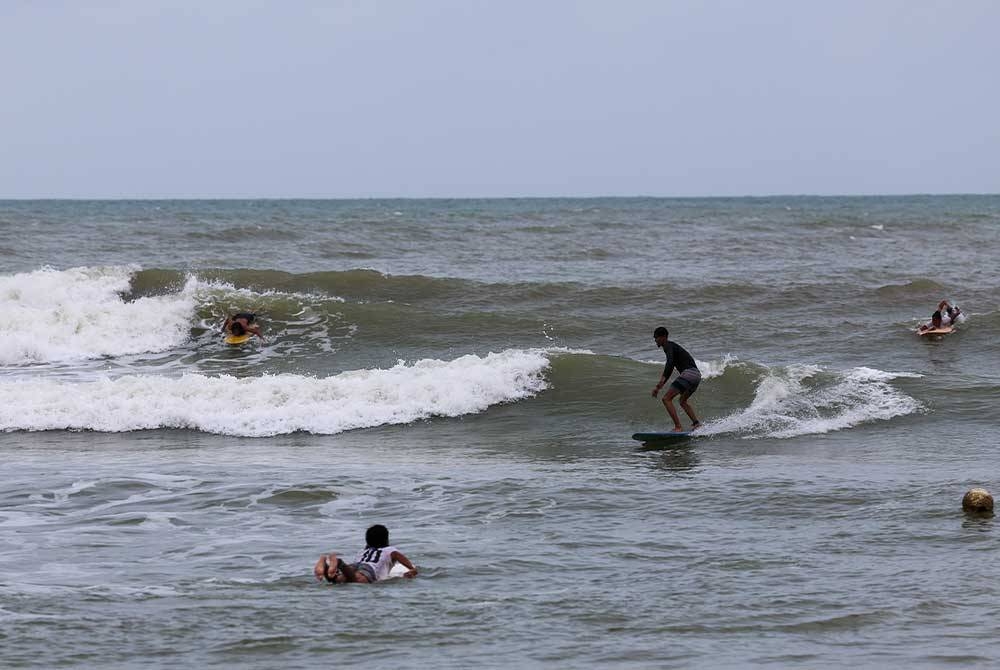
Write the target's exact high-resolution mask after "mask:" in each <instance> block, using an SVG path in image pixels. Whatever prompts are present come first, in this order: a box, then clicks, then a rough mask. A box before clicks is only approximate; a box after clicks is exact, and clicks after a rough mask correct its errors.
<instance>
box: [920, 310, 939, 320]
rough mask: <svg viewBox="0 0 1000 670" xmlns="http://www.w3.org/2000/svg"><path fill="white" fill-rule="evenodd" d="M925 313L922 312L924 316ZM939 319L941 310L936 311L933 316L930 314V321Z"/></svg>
mask: <svg viewBox="0 0 1000 670" xmlns="http://www.w3.org/2000/svg"><path fill="white" fill-rule="evenodd" d="M926 313H927V312H924V314H926ZM940 318H941V310H937V311H936V312H934V313H933V314H931V319H932V320H933V319H940Z"/></svg>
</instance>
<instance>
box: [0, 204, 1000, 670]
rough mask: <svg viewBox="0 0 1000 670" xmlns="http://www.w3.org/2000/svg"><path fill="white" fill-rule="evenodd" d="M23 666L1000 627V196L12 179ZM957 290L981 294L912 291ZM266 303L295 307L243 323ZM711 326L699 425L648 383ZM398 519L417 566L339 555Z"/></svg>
mask: <svg viewBox="0 0 1000 670" xmlns="http://www.w3.org/2000/svg"><path fill="white" fill-rule="evenodd" d="M0 232H2V233H3V234H2V236H0V308H2V309H3V314H4V316H3V319H2V320H0V431H2V432H0V462H2V463H3V476H2V477H0V666H3V667H12V668H14V667H20V668H25V667H44V668H52V667H93V668H131V667H138V666H140V665H141V666H144V667H148V668H180V667H233V666H236V665H240V666H246V667H261V668H264V667H282V668H313V667H328V666H331V665H348V666H358V665H362V664H364V665H374V666H379V667H383V666H389V665H393V666H396V667H404V668H468V667H481V668H513V667H560V668H561V667H574V668H576V667H580V668H586V667H608V666H610V667H622V668H664V667H679V668H681V667H683V668H688V667H712V668H715V667H768V668H785V667H790V666H795V667H810V668H824V667H828V668H834V667H837V668H839V667H843V666H845V665H853V666H859V667H901V666H907V667H927V668H940V667H949V666H955V667H970V666H972V667H992V666H994V665H995V664H997V663H998V662H1000V643H998V642H996V640H995V638H996V636H995V635H993V634H992V633H993V632H995V631H994V626H993V625H992V624H991V623H990V621H991V615H992V613H993V611H994V610H995V609H996V604H995V603H996V601H997V597H998V595H1000V592H998V589H997V587H996V586H994V584H995V583H996V582H997V581H998V580H997V578H998V577H1000V569H998V568H996V567H994V565H995V561H993V560H992V559H993V556H994V555H995V554H996V552H997V550H998V548H1000V542H998V528H997V527H996V524H995V521H994V520H993V519H992V518H978V517H970V516H966V515H964V514H963V513H962V510H961V505H960V501H961V498H962V495H963V494H964V492H965V491H966V490H968V489H969V488H972V487H973V486H985V487H986V488H988V489H991V490H994V493H996V492H997V491H1000V473H998V470H997V468H996V465H995V460H996V459H995V451H996V445H997V435H998V427H1000V421H998V419H997V413H996V409H995V408H996V404H997V401H998V400H1000V355H998V354H1000V344H998V342H1000V340H998V339H997V338H996V336H995V333H996V331H997V329H998V328H1000V300H998V298H997V296H998V295H1000V269H998V268H1000V262H998V261H1000V252H998V249H1000V245H998V242H1000V197H998V196H934V197H931V196H922V197H871V198H747V199H680V200H672V199H568V200H560V199H551V200H545V199H542V200H427V201H419V200H394V201H388V200H364V201H101V202H90V201H6V202H0ZM942 299H948V300H950V301H952V302H953V303H957V304H958V305H959V306H960V307H961V308H962V310H963V312H964V313H965V315H966V318H965V321H964V322H963V323H961V324H960V326H959V328H958V330H957V332H955V333H954V334H952V335H949V336H947V337H945V338H940V339H928V338H920V337H918V336H917V335H916V334H915V333H914V330H915V328H916V327H917V326H918V325H919V324H920V323H923V322H924V321H926V320H927V319H928V318H929V316H930V313H931V312H932V311H933V310H934V309H935V307H936V305H937V303H938V302H939V301H940V300H942ZM235 311H255V312H256V313H257V314H258V315H259V318H260V322H261V324H262V327H263V332H264V335H265V341H264V342H263V343H260V342H254V343H252V344H250V345H245V346H242V347H229V346H226V345H224V344H223V343H222V342H221V337H220V335H219V332H218V331H219V326H220V324H221V322H222V320H223V319H224V318H225V316H226V315H227V314H229V313H232V312H235ZM658 325H665V326H667V327H668V328H669V330H670V333H671V339H674V340H675V341H677V342H679V343H680V344H681V345H682V346H684V347H685V348H687V349H688V350H689V351H690V352H691V353H692V354H693V355H694V357H695V358H696V360H697V361H698V364H699V366H700V368H701V370H702V372H703V375H704V381H703V382H702V385H701V388H700V389H699V391H698V392H697V393H696V394H695V396H693V398H692V403H693V404H694V406H695V407H696V409H697V410H698V411H699V412H700V414H701V415H702V419H703V421H704V423H705V427H704V428H703V429H702V431H701V436H700V437H698V438H696V439H692V440H688V441H681V442H679V443H675V444H672V445H669V446H667V445H655V444H654V445H643V444H640V443H638V442H635V441H633V440H631V439H630V436H631V434H632V433H634V432H637V431H650V430H667V429H669V426H670V424H669V420H668V418H667V416H666V413H665V411H664V410H663V407H662V406H661V405H660V404H659V403H658V402H657V401H656V400H654V399H652V398H651V397H650V390H651V388H652V387H653V385H654V384H655V383H656V381H657V380H658V378H659V374H660V372H661V371H662V360H663V354H662V352H660V351H658V350H657V349H656V348H655V345H654V343H653V341H652V330H653V328H654V327H656V326H658ZM373 523H384V524H385V525H387V526H388V527H389V529H390V532H391V539H392V541H393V543H394V544H395V545H396V546H398V547H399V548H400V549H401V550H402V551H404V552H405V553H406V554H407V555H408V556H409V557H410V558H411V559H412V560H413V561H414V562H415V563H416V564H417V566H418V567H419V568H420V575H419V576H418V577H417V578H416V579H414V580H401V579H399V580H392V581H389V582H386V583H384V584H376V585H374V586H370V587H362V586H347V587H337V588H333V587H328V586H324V585H321V584H317V583H316V582H315V581H314V580H313V578H312V574H311V570H312V564H313V562H314V561H315V560H316V557H317V556H318V555H319V554H320V553H322V552H327V551H331V550H334V551H338V552H340V553H344V554H349V555H353V554H354V553H356V552H357V551H358V550H359V549H361V548H362V544H363V535H364V530H365V528H366V527H367V526H369V525H371V524H373Z"/></svg>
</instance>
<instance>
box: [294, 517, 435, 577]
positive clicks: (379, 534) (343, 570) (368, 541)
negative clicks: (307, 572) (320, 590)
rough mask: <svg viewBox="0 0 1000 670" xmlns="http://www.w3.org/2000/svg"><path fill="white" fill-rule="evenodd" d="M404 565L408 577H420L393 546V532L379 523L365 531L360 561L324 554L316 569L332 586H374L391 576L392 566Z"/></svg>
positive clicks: (414, 568) (404, 556)
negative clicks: (390, 542) (345, 559)
mask: <svg viewBox="0 0 1000 670" xmlns="http://www.w3.org/2000/svg"><path fill="white" fill-rule="evenodd" d="M396 563H402V564H403V567H405V568H406V569H407V570H406V572H405V573H404V574H403V576H404V577H416V576H417V568H416V567H415V566H414V565H413V563H411V562H410V559H408V558H407V557H406V555H405V554H403V552H401V551H400V550H398V549H396V547H394V546H392V545H390V544H389V529H388V528H386V527H385V526H383V525H382V524H375V525H374V526H372V527H371V528H369V529H368V530H367V531H365V548H364V549H363V550H362V551H361V553H359V554H358V560H356V561H355V562H354V563H347V562H345V561H344V560H343V559H342V558H338V557H337V554H323V555H321V556H320V557H319V560H318V561H316V565H315V566H313V575H315V577H316V579H318V580H319V581H324V580H325V581H326V582H327V583H329V584H346V583H351V582H354V583H356V584H372V583H374V582H377V581H379V580H381V579H385V578H386V577H388V576H389V572H390V571H391V570H392V566H393V565H395V564H396Z"/></svg>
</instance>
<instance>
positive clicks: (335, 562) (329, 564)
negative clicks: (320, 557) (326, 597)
mask: <svg viewBox="0 0 1000 670" xmlns="http://www.w3.org/2000/svg"><path fill="white" fill-rule="evenodd" d="M339 571H340V559H339V558H337V554H330V555H329V556H327V557H326V575H325V576H326V581H328V582H330V583H331V584H333V583H334V582H336V581H337V572H339Z"/></svg>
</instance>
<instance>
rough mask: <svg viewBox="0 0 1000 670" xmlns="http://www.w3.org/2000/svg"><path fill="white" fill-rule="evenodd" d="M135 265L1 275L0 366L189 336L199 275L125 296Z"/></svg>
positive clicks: (165, 344)
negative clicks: (158, 290)
mask: <svg viewBox="0 0 1000 670" xmlns="http://www.w3.org/2000/svg"><path fill="white" fill-rule="evenodd" d="M138 269H139V268H137V267H135V266H117V267H79V268H71V269H68V270H54V269H51V268H42V269H40V270H35V271H34V272H25V273H19V274H14V275H4V276H0V314H3V319H2V320H0V365H20V364H28V363H45V362H54V361H72V360H85V359H92V358H101V357H104V356H122V355H129V354H138V353H149V352H158V351H166V350H168V349H171V348H173V347H176V346H178V345H179V344H181V343H182V342H184V340H185V339H187V337H188V335H189V332H190V330H189V329H190V323H191V320H192V318H193V315H194V312H195V308H196V299H195V290H196V287H197V282H196V281H195V280H189V281H188V282H187V283H186V284H185V285H184V287H183V288H182V289H181V290H180V291H179V292H176V293H171V294H168V295H160V296H150V297H144V298H138V299H136V300H134V301H129V302H127V301H125V300H124V299H123V297H122V295H123V294H124V293H126V292H127V291H128V290H129V284H130V280H131V277H132V275H133V273H135V272H136V271H137V270H138Z"/></svg>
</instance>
